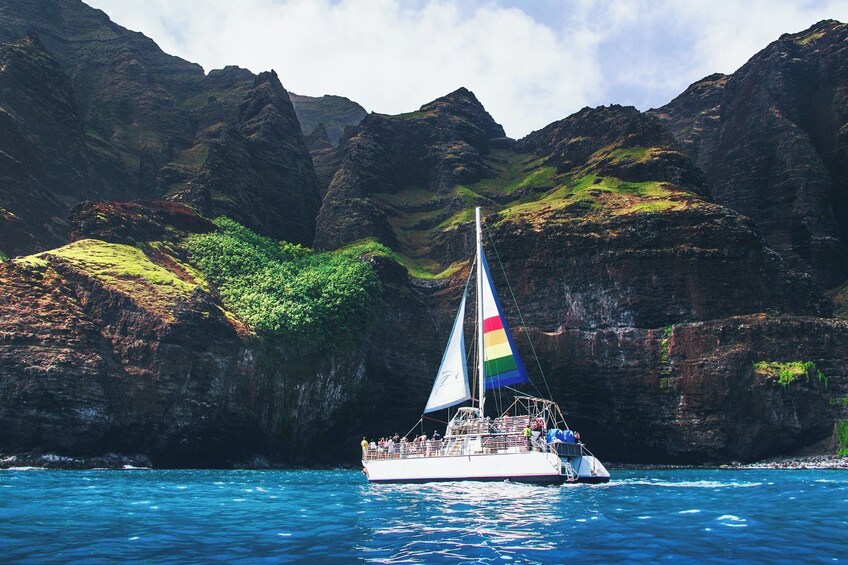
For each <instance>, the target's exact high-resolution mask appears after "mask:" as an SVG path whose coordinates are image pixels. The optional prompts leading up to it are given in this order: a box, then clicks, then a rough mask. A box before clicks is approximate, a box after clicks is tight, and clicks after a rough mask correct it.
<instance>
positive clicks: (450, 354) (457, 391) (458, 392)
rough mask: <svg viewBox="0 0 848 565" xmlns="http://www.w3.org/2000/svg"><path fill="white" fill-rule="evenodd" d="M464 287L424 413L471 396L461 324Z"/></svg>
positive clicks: (463, 317) (463, 310)
mask: <svg viewBox="0 0 848 565" xmlns="http://www.w3.org/2000/svg"><path fill="white" fill-rule="evenodd" d="M467 292H468V289H466V291H465V292H463V293H462V302H460V304H459V312H457V314H456V320H454V322H453V329H452V330H451V335H450V338H449V339H448V345H447V347H446V348H445V354H444V356H443V357H442V364H441V365H440V366H439V372H438V373H436V381H435V382H434V383H433V390H432V391H431V392H430V399H429V400H428V401H427V406H426V407H425V408H424V413H425V414H426V413H427V412H435V411H436V410H441V409H443V408H447V407H448V406H453V405H454V404H459V403H460V402H464V401H466V400H468V399H469V398H471V391H470V390H469V388H468V372H467V369H466V365H465V338H464V336H463V331H462V330H463V325H464V320H465V296H466V294H467Z"/></svg>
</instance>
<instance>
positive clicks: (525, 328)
mask: <svg viewBox="0 0 848 565" xmlns="http://www.w3.org/2000/svg"><path fill="white" fill-rule="evenodd" d="M486 237H487V238H488V239H489V243H490V244H491V246H492V249H493V250H494V251H495V257H496V258H497V260H498V265H500V266H501V272H502V273H503V277H504V280H505V281H506V287H507V288H508V289H509V294H510V296H512V303H513V304H515V310H516V312H518V319H519V320H521V327H523V328H524V333H525V334H526V335H527V341H528V342H529V343H530V350H531V351H532V352H533V358H534V359H536V366H537V367H539V374H541V375H542V382H544V383H545V389H547V391H548V398H553V395H552V394H551V387H550V386H548V379H547V378H545V372H544V371H543V370H542V364H541V363H540V362H539V356H538V355H536V348H535V347H533V340H532V339H530V332H529V331H528V330H527V324H525V323H524V316H523V315H522V314H521V308H519V307H518V301H517V300H516V299H515V293H514V292H512V285H511V284H509V279H508V278H507V276H506V269H504V266H503V262H502V261H501V256H500V254H499V253H498V248H497V247H496V246H495V240H493V239H492V236H491V235H489V234H488V232H487V233H486ZM530 382H531V383H532V384H533V387H534V388H536V390H537V391H539V389H538V387H536V385H535V383H533V381H530ZM541 394H542V393H541V391H539V395H541Z"/></svg>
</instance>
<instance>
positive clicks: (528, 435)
mask: <svg viewBox="0 0 848 565" xmlns="http://www.w3.org/2000/svg"><path fill="white" fill-rule="evenodd" d="M523 433H524V439H525V440H527V449H530V438H531V437H533V430H531V429H530V426H524V432H523Z"/></svg>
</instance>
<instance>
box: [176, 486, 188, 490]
mask: <svg viewBox="0 0 848 565" xmlns="http://www.w3.org/2000/svg"><path fill="white" fill-rule="evenodd" d="M187 488H188V487H187V486H185V485H177V490H185V489H187Z"/></svg>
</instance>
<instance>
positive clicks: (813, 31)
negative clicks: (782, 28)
mask: <svg viewBox="0 0 848 565" xmlns="http://www.w3.org/2000/svg"><path fill="white" fill-rule="evenodd" d="M840 28H843V29H844V28H848V25H846V24H844V23H842V22H840V21H838V20H821V21H819V22H816V23H814V24H813V25H811V26H810V27H809V28H807V29H805V30H804V31H800V32H798V33H784V34H783V35H781V36H780V41H794V42H796V43H799V44H801V45H806V44H807V43H809V42H811V41H816V40H818V39H821V38H822V37H824V36H826V35H828V34H829V33H831V32H833V31H836V30H837V29H840Z"/></svg>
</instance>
